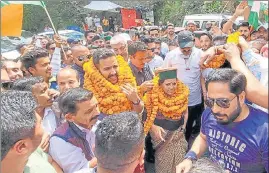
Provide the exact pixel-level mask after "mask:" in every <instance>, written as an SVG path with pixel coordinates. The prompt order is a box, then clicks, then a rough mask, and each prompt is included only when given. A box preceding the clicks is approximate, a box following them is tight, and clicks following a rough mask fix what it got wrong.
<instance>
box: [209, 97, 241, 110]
mask: <svg viewBox="0 0 269 173" xmlns="http://www.w3.org/2000/svg"><path fill="white" fill-rule="evenodd" d="M236 97H238V96H237V95H236V96H235V97H234V98H232V99H226V98H218V99H212V98H207V99H206V100H205V104H206V105H207V106H208V107H209V108H213V107H214V105H215V102H216V104H217V105H218V106H219V107H221V108H225V109H227V108H229V107H230V104H231V101H233V99H235V98H236Z"/></svg>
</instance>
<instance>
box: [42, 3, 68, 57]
mask: <svg viewBox="0 0 269 173" xmlns="http://www.w3.org/2000/svg"><path fill="white" fill-rule="evenodd" d="M44 10H45V12H46V14H47V16H48V18H49V21H50V23H51V26H52V29H53V30H54V32H55V34H57V35H58V32H57V31H56V29H55V26H54V24H53V22H52V20H51V17H50V14H49V12H48V10H47V8H46V6H44ZM61 49H62V52H63V54H64V58H65V59H66V58H67V57H66V54H65V52H64V48H63V45H62V44H61Z"/></svg>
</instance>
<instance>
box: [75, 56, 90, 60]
mask: <svg viewBox="0 0 269 173" xmlns="http://www.w3.org/2000/svg"><path fill="white" fill-rule="evenodd" d="M86 58H87V59H90V58H91V55H82V56H79V57H78V60H79V61H83V60H84V59H86Z"/></svg>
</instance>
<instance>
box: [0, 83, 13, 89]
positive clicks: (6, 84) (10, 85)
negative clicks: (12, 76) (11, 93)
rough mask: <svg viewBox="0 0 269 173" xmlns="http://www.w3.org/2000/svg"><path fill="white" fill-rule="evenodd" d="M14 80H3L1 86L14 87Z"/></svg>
mask: <svg viewBox="0 0 269 173" xmlns="http://www.w3.org/2000/svg"><path fill="white" fill-rule="evenodd" d="M12 84H13V82H12V81H2V82H1V87H2V88H4V89H5V90H9V89H10V88H11V87H12Z"/></svg>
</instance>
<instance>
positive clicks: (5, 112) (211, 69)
mask: <svg viewBox="0 0 269 173" xmlns="http://www.w3.org/2000/svg"><path fill="white" fill-rule="evenodd" d="M244 11H245V8H243V7H242V6H240V5H239V6H238V7H237V8H236V11H235V13H234V15H233V17H232V18H231V19H229V20H225V21H223V22H222V23H221V27H220V28H219V27H218V26H216V25H214V24H213V23H208V24H207V25H206V30H201V29H199V28H198V27H197V25H196V23H195V22H194V21H188V23H187V26H186V28H184V29H182V30H179V31H175V26H174V25H173V24H172V23H168V24H167V26H165V27H164V26H160V27H151V28H150V29H149V30H139V29H136V28H131V29H130V30H128V31H127V30H124V29H120V30H119V31H118V32H115V31H114V30H110V26H109V25H106V29H105V31H103V27H102V26H101V25H100V19H99V24H97V25H96V27H94V26H95V25H94V24H93V23H91V22H92V21H93V19H87V18H86V20H87V21H88V25H91V26H92V27H90V28H89V30H87V31H85V40H86V41H85V42H82V41H80V40H74V39H67V40H64V39H63V38H61V37H60V36H59V35H57V34H55V36H54V37H53V39H49V38H47V37H38V38H37V37H36V38H33V41H32V43H31V44H22V45H19V46H18V47H17V51H18V52H20V54H21V56H20V57H18V58H15V57H14V58H15V59H12V60H11V59H7V58H5V57H2V56H1V172H2V173H22V172H24V173H63V172H64V173H155V172H156V173H187V172H189V173H202V172H206V173H228V172H229V173H265V172H268V171H269V169H268V28H267V27H266V26H264V25H261V26H259V27H258V28H256V29H254V28H253V27H252V26H251V25H250V24H249V23H248V22H247V21H243V22H241V23H240V24H239V25H237V26H235V24H234V21H235V20H236V18H237V17H238V16H240V15H242V14H243V13H244ZM88 17H89V18H91V16H90V15H89V16H88ZM103 20H107V19H103ZM109 20H110V19H109ZM96 21H97V20H96ZM105 23H106V24H107V21H105ZM108 23H109V22H108ZM108 26H109V27H108ZM221 57H222V59H221Z"/></svg>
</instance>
